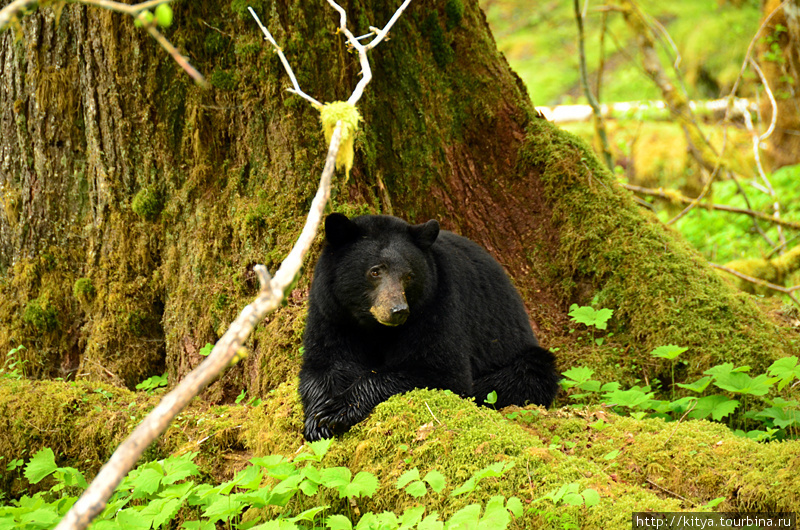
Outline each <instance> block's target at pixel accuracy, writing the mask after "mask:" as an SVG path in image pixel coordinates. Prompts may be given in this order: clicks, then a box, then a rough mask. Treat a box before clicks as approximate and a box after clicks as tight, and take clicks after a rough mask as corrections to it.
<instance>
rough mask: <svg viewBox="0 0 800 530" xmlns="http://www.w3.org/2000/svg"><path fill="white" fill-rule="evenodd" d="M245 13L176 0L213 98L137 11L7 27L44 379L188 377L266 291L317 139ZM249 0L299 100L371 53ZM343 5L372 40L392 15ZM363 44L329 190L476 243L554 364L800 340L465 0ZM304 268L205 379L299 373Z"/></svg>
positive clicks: (1, 48) (324, 88)
mask: <svg viewBox="0 0 800 530" xmlns="http://www.w3.org/2000/svg"><path fill="white" fill-rule="evenodd" d="M398 4H399V2H398ZM246 5H247V4H246V3H244V2H240V1H238V0H235V1H233V2H231V3H227V2H216V1H211V2H186V1H178V2H175V3H174V4H173V7H174V11H175V23H174V25H173V26H172V27H171V28H170V29H168V30H167V31H166V34H167V37H168V38H169V39H171V41H172V42H173V43H174V44H176V45H177V46H178V47H179V48H180V49H181V50H182V51H183V53H184V54H186V55H187V56H188V57H189V58H190V60H191V62H192V63H193V64H194V66H195V67H197V68H198V69H199V70H200V71H201V72H203V73H204V74H205V75H206V76H207V78H208V79H209V80H210V82H211V84H212V85H213V88H212V89H210V90H202V89H200V88H198V87H196V86H194V85H193V84H192V82H191V81H190V79H189V78H188V77H187V76H186V75H185V74H184V73H183V72H182V71H181V70H180V69H179V68H178V67H177V66H176V65H175V64H174V63H173V62H172V60H171V59H170V58H169V57H168V56H167V55H166V54H165V53H164V52H163V51H162V50H161V49H160V48H158V46H157V45H156V44H155V43H154V42H152V41H151V40H150V39H149V37H148V36H147V35H146V34H145V33H144V32H142V31H140V30H137V29H136V28H134V27H133V24H132V22H131V20H129V19H127V18H125V17H123V16H122V15H118V14H112V13H108V12H105V11H102V10H98V9H90V8H87V7H85V6H78V5H67V6H65V7H64V8H63V11H62V12H61V13H60V16H56V15H55V13H54V12H53V11H52V10H51V9H41V10H39V11H38V12H36V13H34V14H32V15H30V16H28V17H26V18H25V19H24V20H23V24H22V28H23V31H22V33H21V34H20V35H18V36H17V37H18V40H17V39H16V38H15V35H14V34H12V33H11V32H6V33H5V34H3V35H2V36H0V64H2V69H3V76H2V80H1V81H0V113H2V114H0V152H2V156H0V183H2V185H3V201H4V206H5V209H4V212H5V214H4V215H2V216H0V274H2V280H0V291H2V293H0V352H3V353H5V352H7V351H9V350H10V349H11V348H12V347H14V346H16V345H19V344H22V345H24V346H26V348H27V350H25V351H24V352H23V355H25V358H26V361H27V365H26V370H27V372H28V373H29V374H30V375H33V376H36V377H48V376H50V377H52V376H63V377H82V378H93V379H100V380H111V381H112V382H116V383H121V384H125V385H127V386H129V387H131V386H133V385H135V384H136V383H138V382H139V381H141V380H142V379H143V378H145V377H147V376H150V375H154V374H158V373H161V372H162V371H163V370H164V369H165V368H166V369H168V370H169V372H170V374H171V376H172V378H173V379H174V378H175V377H180V376H182V375H183V374H184V373H186V372H187V371H188V370H189V369H191V367H193V366H194V365H196V364H197V363H198V362H199V361H200V360H201V356H200V355H199V350H200V348H201V347H202V346H203V345H204V344H205V343H206V342H213V341H215V340H216V338H217V337H219V336H220V335H221V333H222V332H223V331H224V329H225V328H226V326H227V324H228V323H229V322H230V321H231V320H232V318H233V317H234V316H235V315H236V314H237V312H238V311H239V309H240V308H241V307H243V306H244V304H245V303H247V302H248V301H249V300H250V299H251V298H252V297H254V296H255V293H256V291H257V281H256V279H255V275H254V274H253V272H252V267H253V265H254V264H255V263H265V264H266V265H267V267H268V268H269V269H270V270H274V269H275V268H276V267H277V265H278V264H279V263H280V261H281V259H282V258H283V257H284V256H285V254H286V252H287V251H288V249H289V248H290V246H291V244H292V242H293V240H294V237H295V236H296V234H297V233H298V232H299V228H300V226H301V221H302V219H303V218H304V215H305V211H306V209H307V207H308V205H309V203H310V201H311V197H312V196H313V193H314V191H315V187H316V182H317V179H318V175H319V173H320V171H321V166H322V159H323V154H324V151H325V145H324V140H323V138H322V133H321V131H320V128H319V125H318V117H317V113H316V111H315V110H313V109H312V108H311V107H310V106H309V105H308V104H307V103H306V102H305V101H304V100H302V99H300V98H299V97H297V96H294V95H292V94H290V93H288V92H286V91H285V90H284V89H285V88H286V87H287V86H288V79H287V78H286V75H285V73H284V71H283V69H282V67H281V65H280V62H279V60H278V58H277V57H276V55H275V54H274V53H273V52H272V50H271V49H270V48H269V47H268V46H266V45H265V44H264V43H263V42H262V37H261V34H260V32H259V30H258V28H257V26H256V25H255V23H254V22H253V21H252V20H251V19H250V18H249V15H248V14H247V13H246V11H245V8H246ZM251 5H252V6H253V7H254V8H255V10H256V11H257V12H258V14H259V16H260V17H261V18H262V20H263V21H264V23H265V24H266V25H267V26H268V27H269V28H270V30H271V31H272V32H273V34H274V35H275V37H276V39H277V41H278V42H279V43H280V44H281V45H282V46H283V48H284V50H285V53H286V55H287V56H288V58H289V61H290V62H291V63H292V65H293V67H294V69H295V72H296V74H297V76H298V79H299V82H300V84H301V86H302V88H303V89H304V90H305V91H306V92H308V93H310V94H312V95H313V96H315V97H316V98H317V99H319V100H322V101H326V102H329V101H334V100H338V99H346V97H347V96H348V95H349V93H350V91H351V89H352V87H353V86H355V83H356V81H357V79H358V65H357V61H356V60H355V58H354V57H353V56H352V55H351V54H350V53H349V52H348V49H347V47H346V46H345V44H344V41H343V39H342V37H341V35H337V34H336V24H337V20H338V17H337V16H336V15H335V13H334V12H333V11H332V10H331V9H330V8H329V7H328V6H327V4H325V3H324V2H308V1H300V0H296V1H292V0H278V1H275V2H266V1H261V2H259V1H255V2H252V3H251ZM344 7H345V8H346V9H347V11H348V13H349V19H350V20H351V24H352V26H351V27H352V29H353V31H354V33H356V34H357V35H358V34H364V33H366V32H367V31H368V26H369V25H382V24H383V23H385V21H387V20H388V18H389V17H390V16H391V14H392V13H393V12H394V9H395V8H396V6H395V5H394V4H393V3H387V2H378V1H375V0H365V1H361V2H356V1H351V2H345V3H344ZM370 57H371V61H372V65H373V73H374V79H373V81H372V83H371V84H370V85H369V87H368V88H367V91H366V94H365V96H364V98H363V99H362V103H361V106H360V110H361V112H362V115H363V117H364V120H365V122H364V128H363V132H362V133H360V135H359V137H358V139H357V142H356V159H355V166H354V168H353V170H352V172H351V175H350V179H349V181H348V182H344V181H343V179H341V178H340V179H339V180H338V181H337V184H336V188H335V189H334V191H333V198H332V206H333V208H334V209H337V210H342V211H345V212H346V213H350V214H355V213H359V212H384V213H393V214H395V215H399V216H402V217H405V218H407V219H409V220H411V221H424V220H426V219H428V218H433V217H435V218H438V219H440V221H441V222H442V224H443V226H444V227H445V228H448V229H451V230H454V231H457V232H459V233H462V234H464V235H466V236H469V237H471V238H473V239H475V240H476V241H478V242H479V243H481V244H482V245H484V246H485V247H487V248H488V249H489V250H490V251H491V252H492V253H493V254H494V255H495V256H496V257H497V258H498V259H499V260H500V261H501V262H502V263H503V264H504V265H505V266H506V268H507V270H508V271H509V272H510V274H511V275H512V276H513V278H514V280H515V282H516V285H517V286H518V287H519V289H520V291H521V292H522V294H523V297H524V298H525V300H526V302H527V304H528V308H529V311H530V314H531V319H532V321H533V323H534V327H535V328H536V329H537V332H538V334H539V336H540V338H541V340H542V342H543V343H544V344H545V345H546V346H548V347H554V346H558V347H559V353H558V355H559V357H560V362H561V366H562V368H565V367H568V366H570V365H574V364H578V363H580V364H590V365H592V366H593V367H595V368H596V369H598V370H599V371H600V372H601V373H605V374H606V375H607V376H609V377H613V378H617V379H630V380H632V379H634V378H641V377H643V376H645V377H653V376H657V375H659V374H660V373H661V371H662V370H664V369H665V368H668V366H666V365H659V364H657V363H655V362H654V361H652V360H650V359H649V356H648V353H649V351H650V350H651V349H652V348H653V347H655V346H658V345H662V344H667V343H675V344H681V345H685V346H690V347H691V355H693V356H694V358H695V359H696V361H695V362H692V363H691V364H690V365H689V368H688V369H687V370H686V371H685V372H682V373H680V374H679V375H680V376H681V377H686V376H689V375H693V374H696V373H699V372H702V370H703V369H704V368H705V367H706V366H707V365H708V363H709V362H718V361H720V360H723V359H725V360H734V361H736V362H739V363H741V364H743V363H744V362H746V363H747V364H750V365H751V366H754V367H755V368H758V367H764V366H765V365H767V364H768V363H769V362H770V361H771V360H772V359H774V358H776V357H780V356H782V355H785V354H786V353H787V352H790V351H792V348H793V346H792V343H791V340H790V339H791V338H790V336H789V335H788V333H787V332H785V331H783V330H782V329H781V328H780V327H779V326H777V325H776V324H775V323H773V322H771V321H770V320H769V319H768V318H767V317H766V316H765V315H764V314H763V313H762V312H761V310H760V309H759V308H758V307H756V305H755V304H754V302H753V301H752V300H750V299H749V298H747V297H746V296H745V295H740V294H737V293H735V292H733V291H732V290H731V289H730V288H729V287H728V286H726V285H725V284H723V283H722V282H721V281H720V280H719V279H718V278H717V277H716V275H715V274H714V273H713V272H711V271H710V269H709V268H708V267H707V266H706V264H705V262H704V260H703V259H702V258H700V257H699V256H698V255H697V254H695V253H694V252H692V251H690V250H689V249H687V248H686V246H685V245H684V243H682V242H681V241H680V240H679V239H678V238H676V236H675V235H674V234H673V233H672V232H670V231H669V230H667V229H665V228H663V227H662V226H661V225H659V224H657V222H656V221H655V220H654V219H652V218H651V217H649V216H648V215H647V214H645V213H642V212H641V211H640V210H638V209H637V207H636V206H635V205H634V204H633V202H632V200H630V198H629V196H628V194H627V192H625V191H623V190H621V189H620V188H619V187H618V186H617V185H616V184H615V182H614V180H613V179H612V178H611V176H610V175H609V174H608V172H607V171H606V170H605V169H603V167H602V164H600V163H599V162H598V160H597V158H596V157H595V155H594V154H593V153H592V152H591V151H590V150H589V149H588V148H587V147H586V146H585V145H584V144H583V143H582V142H580V141H578V140H577V139H575V138H574V137H572V136H570V135H568V134H566V133H564V132H562V131H560V130H558V129H557V128H555V127H554V126H552V125H551V124H549V123H547V122H546V121H545V120H544V119H542V118H540V117H538V116H537V115H536V114H535V111H534V110H533V107H532V104H531V102H530V100H529V98H528V96H527V93H526V90H525V87H524V86H523V84H522V82H521V81H520V79H519V78H518V77H517V76H516V75H515V74H514V73H513V72H512V71H511V70H510V68H509V67H508V64H507V63H506V61H505V59H504V58H503V57H502V56H501V55H500V53H499V52H498V51H497V49H496V46H495V43H494V41H493V38H492V36H491V34H490V32H489V30H488V27H487V24H486V21H485V18H484V16H483V14H482V12H481V11H480V9H479V7H478V5H477V2H476V1H474V0H463V1H462V0H448V1H447V2H444V3H441V2H433V1H430V0H427V1H425V0H422V1H415V2H413V3H412V4H411V5H410V7H409V8H408V9H407V11H406V12H405V13H404V14H403V16H402V18H401V19H400V21H399V23H398V24H397V25H396V26H395V28H394V29H393V31H392V33H391V39H390V40H389V41H387V42H384V43H383V44H381V45H380V46H379V47H378V48H377V49H375V50H374V51H373V52H371V56H370ZM83 278H85V280H82V281H78V280H80V279H83ZM308 284H309V274H308V273H307V274H305V275H304V276H303V278H302V279H301V281H300V283H299V284H298V287H297V289H296V290H295V291H294V292H293V293H292V296H290V298H289V301H288V305H287V306H286V307H284V308H283V309H281V310H280V311H279V312H277V313H276V314H274V315H273V316H272V317H270V319H268V321H267V322H265V323H264V325H262V326H259V328H258V329H257V330H256V332H255V334H254V338H253V340H252V343H251V344H250V345H249V347H250V349H251V351H252V352H253V355H251V356H250V357H249V358H248V360H247V361H245V362H244V363H240V365H239V366H237V367H236V368H234V369H232V370H230V371H228V372H227V373H226V375H224V376H223V377H222V379H221V381H220V382H218V383H217V384H215V385H213V386H212V387H211V388H210V390H209V391H208V392H209V396H208V397H210V398H212V399H216V400H224V399H231V398H233V397H235V396H236V395H237V394H238V393H239V392H240V390H241V389H242V388H243V387H246V388H248V389H249V390H250V391H251V393H255V394H259V393H260V394H263V393H265V392H266V391H267V390H269V389H271V388H274V387H276V386H277V384H279V383H280V382H282V381H285V380H287V379H289V378H291V377H292V375H293V374H295V373H296V372H297V369H298V365H299V361H300V357H299V355H300V354H299V344H300V338H301V334H302V326H303V316H304V314H305V306H304V303H305V298H306V294H307V288H308ZM593 298H594V299H595V300H596V301H597V302H598V303H599V304H601V305H602V306H605V307H610V308H612V309H614V310H615V316H614V320H613V322H612V327H613V329H614V330H615V336H614V338H613V340H609V341H606V343H604V345H603V346H602V347H598V346H596V345H595V344H594V342H592V341H590V340H588V338H587V337H588V334H587V333H585V332H583V331H581V332H579V333H573V334H570V333H569V328H570V327H571V325H570V323H569V319H568V317H567V315H566V314H567V311H568V308H569V306H570V304H571V303H579V304H588V303H590V302H591V301H592V299H593ZM573 327H574V326H573ZM622 352H625V353H624V355H623V353H622ZM620 367H621V368H620Z"/></svg>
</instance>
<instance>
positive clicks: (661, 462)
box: [0, 377, 800, 528]
mask: <svg viewBox="0 0 800 530" xmlns="http://www.w3.org/2000/svg"><path fill="white" fill-rule="evenodd" d="M158 386H159V385H154V387H156V389H151V390H150V391H149V392H139V393H132V392H129V391H126V390H120V389H117V388H112V387H107V386H105V385H98V384H92V383H87V382H83V383H63V382H30V381H26V380H17V379H12V378H9V377H4V378H3V380H2V382H1V383H0V413H1V414H2V416H0V417H3V418H6V419H5V420H4V424H3V425H0V428H2V429H3V432H4V433H7V434H6V436H4V437H2V438H0V457H2V462H3V463H4V467H5V472H4V473H3V489H4V491H5V492H6V494H7V495H8V497H7V498H9V499H16V500H20V499H22V495H28V496H29V497H30V496H32V495H34V494H36V493H41V494H42V495H50V493H47V492H48V491H50V489H51V488H52V486H53V483H52V482H46V481H45V482H42V484H41V485H40V484H30V483H29V482H28V481H27V478H29V477H26V475H25V474H24V473H23V466H22V463H24V462H29V460H30V459H31V458H32V457H34V455H35V454H36V453H38V452H39V451H41V450H42V449H44V448H51V449H52V450H53V453H54V455H55V464H56V465H57V466H61V467H74V468H77V469H80V470H81V471H82V472H83V473H85V474H86V476H87V478H88V477H90V476H91V475H92V474H93V473H94V472H96V470H97V469H98V468H99V465H100V464H101V463H102V462H104V461H105V460H106V459H107V458H108V456H109V455H110V453H111V452H112V451H113V449H114V448H115V447H116V446H117V445H118V443H119V442H120V441H121V439H122V438H123V437H124V436H125V435H126V434H127V433H128V432H130V431H131V430H132V429H133V427H134V426H135V425H136V423H138V421H140V420H141V418H142V417H143V415H144V413H145V412H146V411H147V410H149V409H150V408H151V407H152V406H153V405H154V404H155V402H156V400H157V399H158V398H159V396H160V395H162V394H161V392H162V391H161V390H158V389H157V387H158ZM34 393H35V395H36V396H37V400H35V401H32V400H30V399H26V396H30V395H33V394H34ZM245 403H247V404H245ZM302 417H303V415H302V406H301V405H300V402H299V399H298V395H297V386H296V381H293V382H291V383H286V384H283V385H281V386H279V387H278V388H276V389H275V390H273V391H272V392H270V393H268V394H267V395H266V396H265V398H264V399H262V400H260V401H259V400H255V401H252V400H251V401H247V400H244V401H242V404H241V405H232V406H218V407H209V406H208V405H204V404H202V403H195V404H193V405H191V406H190V407H189V408H188V409H187V410H186V411H184V412H182V413H181V414H180V416H179V417H178V418H177V419H176V420H175V422H173V425H172V426H171V427H170V428H169V429H168V430H167V432H166V433H165V435H164V436H163V437H162V438H161V439H160V441H159V442H157V443H156V444H155V445H154V446H153V447H151V448H149V449H148V450H147V452H146V453H145V455H144V458H143V459H142V461H141V462H140V465H142V464H144V468H142V469H151V468H152V469H156V468H155V467H153V466H156V464H146V462H157V461H160V460H163V459H169V458H171V457H172V458H175V457H184V458H185V455H187V454H189V453H192V454H193V456H192V461H193V462H194V464H196V465H197V466H198V468H199V472H200V475H198V478H197V480H198V481H199V482H198V484H199V483H200V482H202V483H205V484H208V488H209V489H205V490H203V491H204V493H209V492H210V491H211V489H213V488H218V487H219V488H220V489H218V490H215V493H214V494H216V493H220V492H222V490H226V491H224V494H226V495H228V494H231V495H233V494H236V495H239V494H241V495H239V496H238V497H236V500H237V502H238V501H242V500H243V498H242V497H243V496H245V497H246V496H247V495H250V494H248V493H247V492H248V491H251V490H249V489H247V488H244V487H243V485H244V483H245V481H242V480H241V479H242V477H243V476H245V475H247V473H255V471H247V470H248V469H249V468H250V467H251V466H252V463H253V462H252V459H253V457H264V456H266V455H283V456H284V457H285V458H288V460H289V461H294V462H295V463H296V464H298V465H299V464H300V462H301V460H302V459H299V458H298V455H301V454H303V453H304V451H305V453H309V451H310V449H309V448H308V446H306V448H305V449H300V450H298V448H301V447H302V446H303V443H304V442H303V439H302V424H303V421H302ZM101 420H102V421H101ZM797 444H798V442H794V441H792V442H768V443H756V442H754V441H752V440H748V439H746V438H739V437H736V436H734V435H733V434H732V433H731V432H730V431H729V430H728V429H727V428H726V427H724V426H722V425H719V424H715V423H710V422H706V421H703V420H688V421H678V422H672V423H665V422H664V421H663V420H661V419H634V418H626V417H621V416H618V415H617V414H614V413H613V412H611V411H609V410H606V409H599V408H596V407H594V406H588V407H587V406H581V407H579V408H564V409H558V410H552V411H545V410H544V409H541V408H538V407H528V408H525V409H520V408H518V407H510V408H507V409H504V410H503V411H500V413H498V412H497V411H495V410H492V409H491V408H486V407H478V406H476V405H475V404H474V403H473V402H472V401H470V400H464V399H461V398H459V397H458V396H455V395H453V394H451V393H449V392H442V391H431V390H415V391H413V392H410V393H408V394H403V395H398V396H394V397H392V398H390V399H389V400H388V401H386V402H384V403H382V404H380V405H379V406H378V407H376V409H375V410H374V412H373V414H372V415H371V416H370V417H369V418H368V419H367V420H365V421H364V422H362V423H360V424H358V425H356V426H354V427H353V428H352V429H351V430H350V431H349V432H348V433H346V434H345V435H343V436H341V437H339V438H337V439H336V441H335V442H334V443H333V444H332V445H331V446H330V448H329V449H328V450H327V454H326V455H325V457H324V459H323V460H322V461H321V464H322V467H325V468H340V467H346V468H347V469H348V470H349V471H348V472H344V471H342V472H343V473H345V474H348V476H349V478H348V479H347V480H348V481H347V482H346V483H347V484H349V483H350V481H351V480H352V479H353V478H355V477H358V476H361V477H364V476H365V475H364V474H368V475H371V476H374V477H377V481H376V482H377V483H376V484H375V486H374V491H373V493H372V495H371V496H368V497H367V496H364V497H360V496H359V497H357V498H354V499H353V501H350V500H348V498H347V496H346V495H344V496H343V495H342V492H341V490H339V489H337V488H338V486H337V487H331V488H320V489H319V491H318V492H317V491H314V492H313V493H314V494H313V495H312V496H307V495H305V494H300V493H297V494H296V495H295V496H294V497H293V498H292V500H291V502H289V503H287V504H285V506H283V507H281V506H274V505H273V506H271V507H270V506H263V507H262V508H259V507H258V506H257V505H256V504H255V503H251V504H247V506H252V508H249V509H248V510H245V511H246V512H249V515H248V516H247V521H256V520H259V521H263V520H266V519H271V518H275V517H281V516H283V517H285V518H291V517H297V516H298V515H299V514H304V513H305V514H311V513H314V514H318V513H321V510H320V507H327V508H324V509H325V510H326V512H325V514H324V515H325V516H326V517H327V516H330V515H334V514H342V515H344V516H346V517H347V518H349V519H350V520H351V521H353V523H355V522H356V521H357V520H359V519H360V518H361V517H364V516H365V514H368V513H373V514H381V513H383V512H386V511H391V512H392V513H394V514H395V515H396V516H397V517H401V516H402V515H403V514H405V513H407V512H408V511H409V510H414V509H416V507H418V506H420V505H424V506H425V514H426V515H429V514H431V513H433V512H437V514H438V515H439V516H440V517H441V519H442V520H448V519H450V518H452V517H455V516H456V514H458V513H460V512H461V510H468V511H472V510H475V508H469V506H471V505H474V504H478V505H479V506H480V507H481V510H479V513H480V514H484V513H486V512H485V510H486V509H487V506H488V505H489V503H492V502H493V503H494V505H496V504H497V502H498V501H492V499H493V498H497V497H498V496H502V498H503V499H504V502H508V500H509V499H511V498H512V497H517V498H519V499H520V501H521V505H522V507H523V513H522V515H514V516H513V517H511V522H510V524H511V528H561V527H564V525H568V524H574V525H578V526H583V527H599V526H604V527H608V528H626V527H627V525H629V522H630V513H631V512H633V511H644V510H654V511H678V510H694V509H699V510H701V511H702V510H706V511H708V509H709V506H707V504H708V503H710V502H712V501H715V500H716V502H719V499H720V498H724V499H725V500H724V501H723V504H721V505H720V506H722V507H724V508H726V509H731V510H737V511H772V510H779V509H787V507H790V506H792V505H793V503H796V502H797V501H798V495H800V491H798V487H797V486H796V484H795V482H796V481H794V478H793V477H795V476H796V473H797V469H796V462H795V460H796V453H797V450H798V448H797ZM20 448H25V449H23V450H21V449H20ZM312 452H313V451H312ZM279 460H280V459H279ZM280 461H284V460H280ZM276 462H277V461H276ZM158 465H162V466H164V465H166V464H164V463H162V464H158ZM303 465H304V464H303ZM493 466H494V467H493ZM497 466H499V467H497ZM793 466H794V467H793ZM490 468H491V469H496V470H501V471H502V472H501V473H499V474H498V473H491V474H489V475H486V471H485V470H486V469H490ZM298 469H299V467H298ZM320 469H321V468H320ZM482 470H484V471H482ZM148 473H150V472H148ZM243 473H244V474H245V475H243ZM476 473H477V474H478V475H479V476H483V477H484V478H481V479H480V480H471V479H474V478H475V476H476ZM290 474H291V473H290ZM247 476H249V475H247ZM426 477H427V479H430V480H426ZM437 477H441V479H439V478H437ZM251 478H253V480H255V478H254V477H251ZM285 478H287V477H286V476H284V477H283V478H281V477H276V476H273V479H279V480H284V479H285ZM134 479H135V476H134ZM131 480H133V479H131ZM232 480H233V481H234V482H229V481H232ZM359 480H362V479H359ZM442 482H443V483H444V484H445V485H446V486H444V487H441V488H440V486H439V484H441V483H442ZM257 483H258V485H259V486H258V487H261V486H264V485H270V487H273V486H275V484H277V482H275V481H272V480H271V479H270V480H266V482H263V481H262V480H261V479H259V480H258V481H257ZM248 484H252V487H256V482H252V481H248ZM342 484H344V483H342ZM398 484H400V486H399V487H398ZM299 485H300V482H297V483H295V484H294V486H293V487H299ZM165 486H168V484H165ZM284 486H286V484H284ZM248 487H251V486H248ZM353 487H355V486H353ZM462 487H463V488H465V489H464V490H463V494H460V493H459V494H454V491H460V490H459V488H462ZM49 488H50V489H49ZM226 488H227V489H226ZM156 490H158V491H163V490H161V489H158V487H157V488H155V489H154V490H152V491H151V493H153V492H154V491H156ZM665 490H668V491H674V492H678V493H679V495H681V496H682V497H684V499H685V500H684V501H679V500H677V499H676V498H674V496H672V495H671V494H665ZM73 491H74V490H67V493H70V494H74V493H71V492H73ZM170 491H171V490H170ZM144 498H145V497H144V496H143V497H142V499H144ZM170 498H180V496H178V497H170ZM166 499H167V497H164V498H163V499H162V500H163V502H166ZM151 500H152V499H151ZM225 502H228V503H229V502H231V501H225ZM248 502H249V501H248ZM198 503H199V504H197V506H200V505H202V508H200V509H197V510H194V511H191V510H190V512H186V513H184V515H182V516H181V517H182V518H183V519H182V520H191V519H189V516H192V517H194V516H202V513H201V512H203V511H204V510H206V509H208V508H209V507H210V506H211V503H210V502H205V501H204V502H202V503H200V502H199V500H198ZM135 506H141V503H140V502H133V503H132V504H131V507H135ZM237 506H239V504H237ZM222 508H223V506H221V505H220V506H218V508H217V509H222ZM137 509H138V508H137ZM226 509H227V508H226ZM226 513H227V512H226ZM241 513H244V512H241ZM235 515H236V517H238V513H237V514H235ZM387 517H388V516H387ZM509 517H510V516H509ZM244 520H245V519H244V518H242V519H231V521H232V522H234V523H236V524H239V523H241V522H243V521H244Z"/></svg>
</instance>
